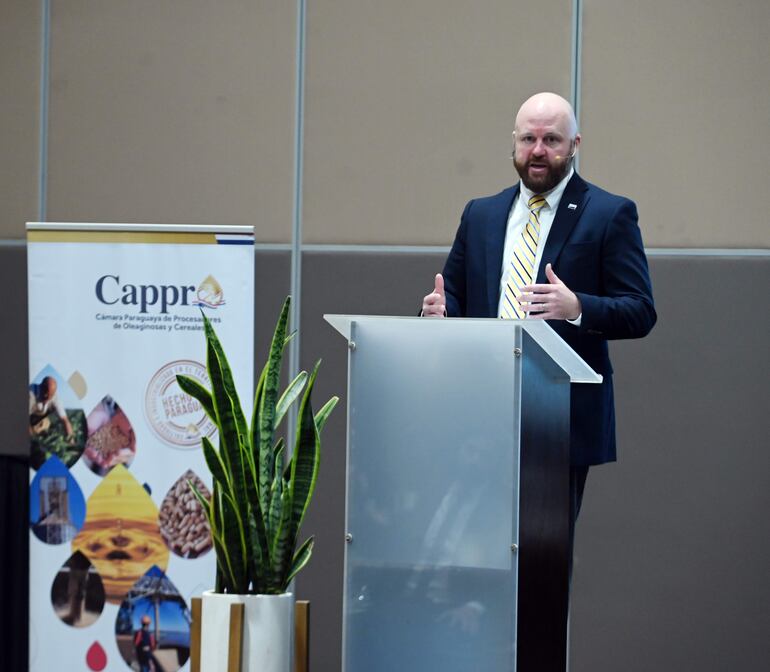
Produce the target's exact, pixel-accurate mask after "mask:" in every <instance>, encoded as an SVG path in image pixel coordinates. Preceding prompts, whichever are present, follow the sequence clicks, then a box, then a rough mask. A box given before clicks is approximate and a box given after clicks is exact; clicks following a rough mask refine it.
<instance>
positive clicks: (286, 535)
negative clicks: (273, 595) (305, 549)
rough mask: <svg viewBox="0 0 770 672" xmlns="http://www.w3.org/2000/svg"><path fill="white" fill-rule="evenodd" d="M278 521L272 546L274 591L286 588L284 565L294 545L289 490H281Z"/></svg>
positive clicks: (281, 590)
mask: <svg viewBox="0 0 770 672" xmlns="http://www.w3.org/2000/svg"><path fill="white" fill-rule="evenodd" d="M280 516H281V519H280V523H279V524H278V528H277V530H276V532H275V538H274V540H273V546H272V560H273V566H272V576H271V578H272V589H273V590H275V591H276V592H284V591H285V590H286V582H285V581H284V580H283V579H284V576H285V567H286V565H287V558H288V557H289V556H290V554H291V551H292V549H293V548H294V545H293V543H292V536H291V491H290V490H289V489H284V490H283V492H281V501H280Z"/></svg>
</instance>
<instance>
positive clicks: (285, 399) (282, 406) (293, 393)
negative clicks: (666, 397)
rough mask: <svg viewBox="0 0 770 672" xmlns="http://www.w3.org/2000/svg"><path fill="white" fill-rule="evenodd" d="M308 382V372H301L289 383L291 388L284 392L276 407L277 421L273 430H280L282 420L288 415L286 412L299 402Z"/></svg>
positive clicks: (274, 421) (275, 420)
mask: <svg viewBox="0 0 770 672" xmlns="http://www.w3.org/2000/svg"><path fill="white" fill-rule="evenodd" d="M306 381H307V371H300V372H299V373H298V374H297V377H296V378H295V379H294V380H292V381H291V383H289V386H288V387H287V388H286V389H285V390H284V393H283V394H282V395H281V398H280V399H279V400H278V403H276V405H275V419H274V420H273V430H275V429H277V428H278V425H280V424H281V420H283V417H284V416H285V415H286V411H288V410H289V407H290V406H291V405H292V404H293V403H294V402H295V401H296V400H297V397H299V395H300V394H302V389H303V388H304V387H305V382H306Z"/></svg>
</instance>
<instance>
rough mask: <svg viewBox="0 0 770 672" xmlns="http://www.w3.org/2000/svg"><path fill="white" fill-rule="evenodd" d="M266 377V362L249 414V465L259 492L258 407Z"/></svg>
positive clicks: (260, 403)
mask: <svg viewBox="0 0 770 672" xmlns="http://www.w3.org/2000/svg"><path fill="white" fill-rule="evenodd" d="M266 377H267V363H265V365H264V366H263V367H262V373H260V374H259V381H258V382H257V391H256V392H255V393H254V408H253V409H252V415H251V460H250V465H251V464H253V465H254V471H255V475H256V477H255V482H256V484H257V492H259V470H258V469H257V468H256V465H258V464H259V446H260V439H259V435H260V434H259V409H260V408H261V407H262V393H263V391H264V389H265V378H266Z"/></svg>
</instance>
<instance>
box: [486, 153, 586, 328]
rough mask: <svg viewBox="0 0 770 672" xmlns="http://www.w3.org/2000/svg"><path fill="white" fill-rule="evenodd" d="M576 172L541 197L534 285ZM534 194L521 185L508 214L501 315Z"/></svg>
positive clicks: (502, 272)
mask: <svg viewBox="0 0 770 672" xmlns="http://www.w3.org/2000/svg"><path fill="white" fill-rule="evenodd" d="M574 173H575V169H574V168H570V171H569V173H568V174H567V175H566V176H565V177H564V178H563V179H562V180H561V182H559V184H557V185H556V186H555V187H554V188H553V189H551V191H549V192H546V193H545V194H541V195H542V196H543V197H545V201H546V204H545V205H544V206H543V207H542V209H541V210H540V212H539V214H538V219H539V220H540V235H539V236H538V240H537V255H535V270H534V277H533V279H532V282H533V283H534V282H535V279H536V278H537V273H538V270H539V268H540V259H541V258H542V256H543V249H544V248H545V241H546V240H548V233H549V232H550V231H551V225H552V224H553V218H554V217H555V216H556V210H557V209H558V207H559V202H560V201H561V197H562V195H563V194H564V189H565V188H566V187H567V182H569V181H570V179H571V178H572V175H573V174H574ZM535 195H536V194H535V193H534V192H533V191H530V190H529V189H527V187H525V186H524V183H523V182H519V195H518V196H517V197H516V200H515V201H514V202H513V206H512V207H511V212H510V213H509V214H508V226H507V227H506V230H505V246H504V247H503V267H502V268H501V269H500V292H499V295H500V301H499V303H498V305H497V314H498V315H500V314H501V311H502V307H503V301H505V285H506V280H507V278H508V267H509V265H510V263H511V257H512V256H513V249H514V246H515V245H516V241H517V240H519V239H520V238H521V234H522V231H523V230H524V227H525V226H526V225H527V222H528V221H529V208H528V207H527V203H528V202H529V199H530V198H532V197H533V196H535ZM581 317H582V315H580V316H578V317H577V318H576V319H574V320H568V322H571V323H572V324H575V325H579V324H580V318H581Z"/></svg>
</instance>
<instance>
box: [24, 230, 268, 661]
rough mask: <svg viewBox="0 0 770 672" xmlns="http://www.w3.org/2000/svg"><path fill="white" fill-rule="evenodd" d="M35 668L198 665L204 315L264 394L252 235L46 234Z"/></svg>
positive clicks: (37, 433)
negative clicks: (192, 387)
mask: <svg viewBox="0 0 770 672" xmlns="http://www.w3.org/2000/svg"><path fill="white" fill-rule="evenodd" d="M27 228H28V233H27V236H28V246H27V250H28V276H29V283H28V284H29V365H30V368H29V373H30V375H29V385H28V390H27V393H28V399H29V441H30V520H29V523H30V670H31V671H32V672H38V671H39V672H44V671H45V672H48V671H49V670H67V671H68V672H79V671H80V670H83V671H94V672H100V671H101V670H116V671H117V670H137V671H139V670H141V669H145V668H144V666H145V665H146V664H147V661H152V664H153V666H154V669H155V670H163V671H164V672H175V671H176V670H186V669H189V662H188V659H189V655H190V618H191V616H190V599H191V598H192V597H196V596H199V595H200V594H201V593H202V592H203V591H204V590H208V589H210V588H212V587H213V584H214V578H215V558H214V553H213V552H212V540H211V534H210V530H209V527H208V523H207V521H206V519H205V516H204V514H203V511H202V509H201V507H200V504H199V503H198V501H197V500H196V499H195V497H194V496H193V494H192V491H191V488H190V484H191V483H192V484H193V485H195V486H196V487H197V489H198V490H199V491H200V492H201V493H203V494H204V496H207V497H210V496H211V478H210V476H209V473H208V468H207V467H206V463H205V461H204V459H203V454H202V451H201V449H200V442H201V437H203V436H206V437H208V438H210V439H212V440H213V441H214V442H215V445H216V436H215V433H216V429H215V427H214V424H213V423H212V421H211V420H210V418H209V417H208V416H207V415H206V413H205V412H204V410H203V409H202V407H201V406H200V404H199V403H198V402H197V401H196V400H194V399H192V398H191V397H189V396H188V395H187V394H185V393H184V392H182V390H181V389H180V388H179V386H178V384H177V382H176V376H177V375H178V374H184V375H187V376H191V377H193V378H195V379H196V380H197V381H198V382H200V383H201V384H202V385H204V386H209V379H208V374H207V371H206V348H205V337H204V332H203V318H202V313H203V314H205V315H206V316H207V317H208V318H209V319H210V320H211V322H212V324H213V325H214V328H215V329H216V330H217V333H218V335H219V337H220V340H221V341H222V342H223V345H224V346H225V348H226V349H227V352H228V356H229V358H230V360H231V364H232V366H233V369H234V370H235V371H237V372H239V375H238V376H237V379H236V384H237V385H238V392H239V394H240V395H241V398H242V399H249V398H250V397H251V395H252V390H253V376H252V372H253V368H254V354H253V343H254V337H253V332H254V245H253V242H254V238H253V231H252V229H251V227H216V226H211V227H201V226H189V227H181V226H168V225H155V226H153V225H142V226H137V225H117V224H80V225H76V224H61V225H57V224H47V223H39V224H29V225H28V227H27Z"/></svg>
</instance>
